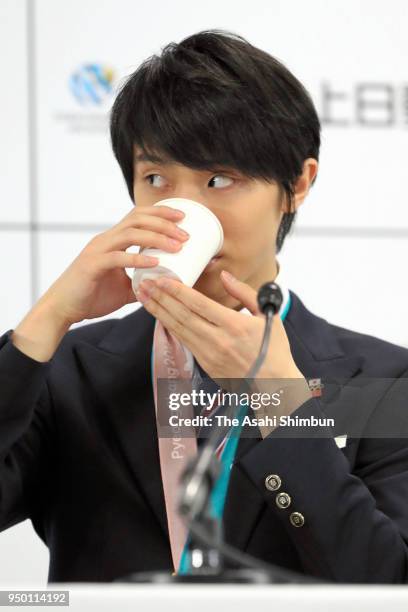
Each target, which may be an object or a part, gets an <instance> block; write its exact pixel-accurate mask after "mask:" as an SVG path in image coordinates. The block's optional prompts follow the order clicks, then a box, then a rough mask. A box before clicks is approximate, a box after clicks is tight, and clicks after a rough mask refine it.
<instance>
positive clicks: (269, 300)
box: [257, 281, 283, 315]
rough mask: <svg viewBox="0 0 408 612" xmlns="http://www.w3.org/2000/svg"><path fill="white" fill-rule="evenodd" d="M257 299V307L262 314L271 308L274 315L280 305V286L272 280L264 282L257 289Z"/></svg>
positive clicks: (281, 299)
mask: <svg viewBox="0 0 408 612" xmlns="http://www.w3.org/2000/svg"><path fill="white" fill-rule="evenodd" d="M257 300H258V306H259V309H260V311H261V312H262V313H263V314H265V315H266V314H267V312H268V310H272V312H273V314H274V315H275V314H276V313H277V312H279V309H280V307H281V306H282V301H283V296H282V291H281V288H280V287H279V285H277V284H276V283H274V282H273V281H271V282H269V283H265V284H264V285H262V287H261V288H260V289H259V291H258V296H257Z"/></svg>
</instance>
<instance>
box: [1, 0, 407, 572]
mask: <svg viewBox="0 0 408 612" xmlns="http://www.w3.org/2000/svg"><path fill="white" fill-rule="evenodd" d="M206 28H224V29H227V30H231V31H234V32H236V33H238V34H241V35H243V36H245V37H246V38H247V39H249V41H250V42H251V43H253V44H255V45H256V46H258V47H261V48H262V49H265V50H266V51H268V52H270V53H271V54H272V55H275V56H276V57H277V58H278V59H280V60H281V61H283V63H285V64H286V65H287V67H288V68H289V69H290V70H291V71H292V72H294V74H295V75H296V76H297V77H298V78H299V79H300V80H301V81H302V82H303V83H304V84H305V86H306V87H307V88H308V90H309V91H310V93H311V95H312V97H313V99H314V102H315V104H316V107H317V110H318V112H319V116H320V118H321V121H322V126H323V133H322V148H321V159H320V171H319V176H318V179H317V182H316V184H315V186H314V187H313V188H312V190H311V192H310V194H309V196H308V198H307V200H306V201H305V203H304V205H303V206H302V208H301V210H300V213H299V216H298V219H297V225H296V229H295V231H294V232H293V234H292V236H291V237H290V238H289V239H287V241H286V243H285V246H284V249H283V253H282V255H281V257H280V262H281V265H282V266H283V267H284V268H285V272H286V275H287V277H288V280H289V287H290V288H291V289H293V290H294V291H295V292H297V293H298V295H299V296H300V297H301V298H302V300H303V301H304V302H305V304H306V306H307V307H308V308H309V309H311V310H312V311H314V312H316V313H317V314H319V315H320V316H323V317H325V318H327V319H328V320H330V321H331V322H334V323H337V324H338V325H342V326H345V327H349V328H351V329H356V330H358V331H361V332H365V333H369V334H373V335H376V336H379V337H382V338H384V339H387V340H389V341H391V342H395V343H399V344H404V345H407V346H408V330H406V329H405V324H404V323H405V313H406V311H407V306H408V298H407V296H406V292H405V287H404V276H405V274H404V261H405V260H406V259H405V258H406V256H407V251H408V249H407V245H406V238H407V236H408V212H407V198H406V194H405V184H404V179H405V175H406V156H405V150H406V147H407V141H408V132H407V127H408V85H407V74H406V57H407V52H408V37H407V35H406V32H407V30H408V4H407V2H406V1H405V0H389V1H388V2H387V3H386V5H385V4H384V2H382V1H380V0H333V1H331V2H327V0H312V2H307V3H306V2H303V1H302V0H252V1H251V3H247V2H244V1H243V0H234V1H232V0H231V1H224V2H220V1H219V0H206V2H203V3H199V2H194V3H191V1H188V0H172V2H168V1H167V0H156V1H155V2H154V5H153V6H151V5H149V4H148V3H142V2H135V1H134V0H70V1H69V2H66V1H65V0H32V1H30V0H0V67H1V77H2V95H1V97H0V134H1V137H0V189H1V200H0V202H1V204H0V261H1V276H2V283H1V298H2V299H1V300H0V323H1V325H0V333H2V332H4V331H7V330H8V329H11V328H14V327H15V326H16V325H17V324H18V322H19V320H20V319H21V318H22V316H23V315H24V314H25V313H26V312H27V310H28V309H29V308H30V305H31V304H33V303H34V301H35V300H36V299H38V297H39V296H40V295H41V294H42V293H43V292H44V291H45V290H46V289H47V287H48V286H49V285H50V284H51V282H53V281H54V280H55V279H56V278H57V277H58V276H59V274H61V273H62V271H63V270H64V268H65V267H66V266H67V265H68V264H69V263H70V261H72V259H73V258H74V257H75V256H76V255H77V254H78V252H79V250H80V249H81V248H82V247H83V246H84V245H85V244H86V242H87V241H88V240H89V239H90V238H91V237H92V236H93V235H94V234H95V233H97V232H99V231H101V230H102V229H104V228H108V227H109V226H111V225H113V224H114V223H116V222H118V221H119V220H120V219H121V218H122V217H123V216H124V215H125V214H126V213H127V212H128V211H129V210H130V208H131V206H132V204H131V201H130V199H129V197H128V195H127V191H126V188H125V184H124V181H123V179H122V177H121V174H120V171H119V167H118V166H117V164H116V161H115V160H114V158H113V154H112V153H111V149H110V143H109V138H108V121H107V117H108V112H109V109H110V107H111V104H112V101H113V98H114V91H115V87H117V85H118V83H119V81H120V79H121V78H122V77H124V76H126V75H127V74H129V73H130V72H132V71H133V70H134V69H135V68H136V67H137V66H138V65H139V63H140V62H141V61H142V60H143V59H145V58H146V57H148V56H150V55H151V54H153V53H159V52H160V49H161V48H162V47H163V46H164V45H165V44H166V43H168V42H170V41H179V40H181V39H182V38H183V37H185V36H187V35H189V34H192V33H194V32H197V31H199V30H202V29H206ZM88 64H96V65H97V66H99V67H101V69H102V70H103V71H104V73H105V74H107V75H110V74H112V75H113V78H112V80H111V85H112V92H111V93H109V92H108V93H106V92H104V91H103V90H102V89H101V88H99V89H95V91H92V92H90V93H88V94H87V93H86V92H84V90H81V89H80V88H79V89H78V90H76V91H73V90H72V88H70V82H72V79H73V78H75V76H76V75H78V74H79V75H81V71H83V70H84V67H85V66H86V65H88ZM107 82H108V83H109V78H107ZM93 96H95V97H93ZM135 307H136V306H135V305H130V306H127V307H125V308H123V309H121V310H120V311H118V312H117V313H114V315H111V316H123V315H124V314H127V313H128V312H130V311H131V310H133V309H134V308H135ZM0 392H1V391H0ZM47 566H48V552H47V549H46V547H45V546H44V545H43V544H42V542H41V541H40V540H39V538H38V537H37V536H36V535H35V533H34V531H33V529H32V527H31V523H30V522H28V521H26V522H25V523H23V524H21V525H19V526H16V527H14V528H12V529H10V530H8V531H6V532H3V533H1V534H0V583H1V582H2V583H3V584H6V583H8V584H11V583H12V582H14V583H17V582H22V581H38V582H39V584H45V582H46V577H47Z"/></svg>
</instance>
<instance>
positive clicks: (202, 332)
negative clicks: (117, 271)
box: [140, 279, 216, 339]
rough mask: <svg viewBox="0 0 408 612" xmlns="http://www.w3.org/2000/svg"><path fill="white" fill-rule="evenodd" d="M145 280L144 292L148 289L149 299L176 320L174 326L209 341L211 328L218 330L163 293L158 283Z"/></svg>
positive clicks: (143, 283) (143, 282)
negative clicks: (183, 328) (185, 329)
mask: <svg viewBox="0 0 408 612" xmlns="http://www.w3.org/2000/svg"><path fill="white" fill-rule="evenodd" d="M158 280H159V279H156V280H155V281H152V280H150V279H149V280H144V281H142V282H141V284H140V288H141V289H142V291H145V289H146V288H147V289H148V290H150V291H149V297H152V298H153V299H154V300H155V301H156V302H157V303H158V304H160V306H161V307H163V308H164V309H165V310H166V311H167V312H168V313H169V315H171V317H172V318H173V319H174V325H178V326H180V327H185V328H187V329H189V330H191V332H192V333H193V334H195V335H196V336H198V337H199V338H201V339H204V338H205V339H207V338H208V334H209V333H210V332H211V327H213V328H214V329H216V326H215V325H214V324H213V323H211V322H209V321H208V320H207V319H205V318H202V317H201V316H199V315H198V314H197V313H195V312H194V311H192V310H190V308H188V306H185V304H183V302H180V301H179V300H178V299H176V298H175V297H173V296H172V295H170V294H169V293H167V292H166V291H163V290H162V289H160V287H158V285H157V281H158Z"/></svg>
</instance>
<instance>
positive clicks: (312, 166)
mask: <svg viewBox="0 0 408 612" xmlns="http://www.w3.org/2000/svg"><path fill="white" fill-rule="evenodd" d="M318 167H319V163H318V161H317V160H316V159H314V158H313V157H308V158H307V159H305V161H304V162H303V172H302V174H301V175H300V176H299V177H298V178H297V179H296V182H295V184H294V197H293V199H292V207H291V209H290V210H289V202H288V201H287V198H284V199H283V204H282V212H295V211H296V210H297V209H298V208H299V206H300V205H301V204H302V202H303V200H304V199H305V197H306V196H307V194H308V193H309V189H310V186H311V183H312V181H313V179H314V178H315V177H316V175H317V170H318Z"/></svg>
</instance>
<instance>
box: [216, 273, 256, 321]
mask: <svg viewBox="0 0 408 612" xmlns="http://www.w3.org/2000/svg"><path fill="white" fill-rule="evenodd" d="M220 278H221V281H222V284H223V285H224V287H225V289H226V290H227V291H228V293H229V294H230V295H231V296H232V297H234V298H236V299H237V300H239V301H240V302H241V304H242V305H243V306H244V307H245V308H248V310H249V312H250V313H251V314H253V315H260V314H261V312H260V310H259V307H258V301H257V295H258V294H257V292H256V291H255V289H253V288H252V287H250V285H248V284H247V283H243V282H242V281H240V280H238V279H237V278H235V276H233V275H232V274H231V273H230V272H227V271H226V270H222V272H221V274H220Z"/></svg>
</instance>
